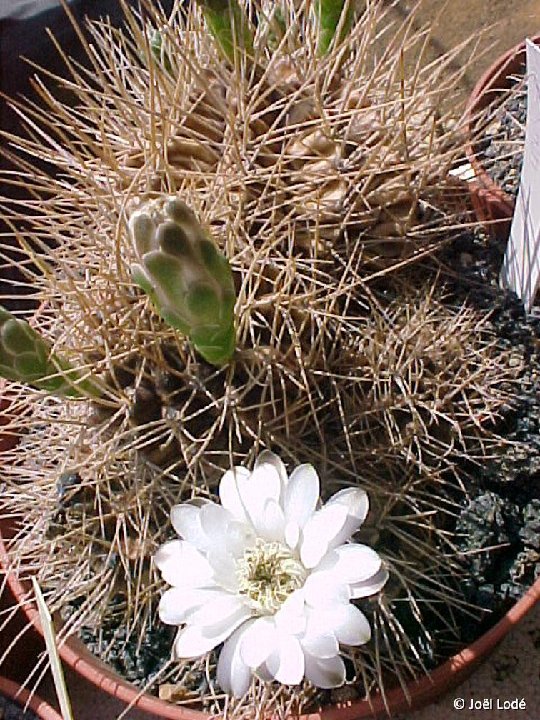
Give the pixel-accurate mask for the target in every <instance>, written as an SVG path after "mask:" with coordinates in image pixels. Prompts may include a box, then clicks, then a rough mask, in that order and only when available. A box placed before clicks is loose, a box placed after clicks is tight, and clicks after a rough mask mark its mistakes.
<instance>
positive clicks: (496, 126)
mask: <svg viewBox="0 0 540 720" xmlns="http://www.w3.org/2000/svg"><path fill="white" fill-rule="evenodd" d="M501 100H502V101H501ZM526 120H527V87H526V82H525V79H524V68H523V72H522V73H521V74H520V75H513V76H512V77H511V78H510V87H509V88H508V91H507V92H506V93H505V94H504V95H502V96H500V97H498V98H496V99H494V101H493V103H492V104H490V105H489V107H488V113H487V118H486V127H485V134H484V135H483V137H482V138H481V139H480V140H479V141H478V143H477V145H476V149H477V155H478V159H479V161H480V162H481V163H482V165H483V166H484V168H485V170H486V172H487V173H488V175H489V176H490V177H491V179H492V180H493V182H495V183H496V184H497V185H499V186H500V187H501V189H502V190H503V191H504V192H505V193H507V194H508V195H509V196H510V197H511V198H512V199H513V200H514V201H515V199H516V196H517V193H518V190H519V180H520V175H521V166H522V163H523V148H524V145H525V123H526Z"/></svg>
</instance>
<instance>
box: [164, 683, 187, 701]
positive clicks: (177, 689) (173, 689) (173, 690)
mask: <svg viewBox="0 0 540 720" xmlns="http://www.w3.org/2000/svg"><path fill="white" fill-rule="evenodd" d="M188 695H189V693H188V691H187V690H186V688H185V687H184V686H183V685H175V684H174V683H164V684H163V685H160V686H159V699H160V700H165V701H166V702H175V701H178V700H184V699H185V698H186V697H187V696H188Z"/></svg>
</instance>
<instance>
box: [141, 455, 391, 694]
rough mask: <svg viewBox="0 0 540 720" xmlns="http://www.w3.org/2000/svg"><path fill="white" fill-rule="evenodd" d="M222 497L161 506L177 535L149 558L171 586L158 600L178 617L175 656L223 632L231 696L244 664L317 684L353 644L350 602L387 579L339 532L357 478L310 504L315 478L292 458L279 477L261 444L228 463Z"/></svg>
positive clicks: (238, 689)
mask: <svg viewBox="0 0 540 720" xmlns="http://www.w3.org/2000/svg"><path fill="white" fill-rule="evenodd" d="M219 497H220V500H221V505H218V504H217V503H214V502H210V501H208V502H203V503H199V504H196V503H185V504H182V505H176V506H175V507H173V509H172V511H171V521H172V524H173V526H174V528H175V530H176V531H177V533H178V534H179V535H180V537H181V538H183V539H181V540H172V541H170V542H168V543H166V544H165V545H163V546H162V547H161V548H160V549H159V550H158V551H157V553H156V555H155V557H154V562H155V564H156V566H157V567H158V569H159V570H160V571H161V573H162V575H163V578H164V579H165V581H166V582H167V583H169V584H170V585H172V588H171V589H169V590H167V591H166V592H165V593H164V594H163V596H162V598H161V601H160V605H159V614H160V617H161V620H162V621H163V622H165V623H168V624H171V625H179V626H182V627H181V629H180V630H179V632H178V636H177V638H176V640H175V644H174V653H175V656H176V657H177V658H196V657H198V656H200V655H203V654H204V653H207V652H208V651H210V650H212V649H213V648H215V647H216V646H217V645H219V644H220V643H224V645H223V649H222V650H221V654H220V657H219V662H218V668H217V680H218V682H219V684H220V686H221V687H222V688H223V690H224V691H226V692H229V693H232V694H233V695H236V696H241V695H243V694H244V693H245V692H247V690H248V688H249V685H250V683H251V679H252V674H253V673H254V672H255V673H256V674H257V675H258V676H259V677H261V678H263V679H265V680H273V679H275V680H277V681H279V682H280V683H283V684H285V685H296V684H298V683H300V682H301V681H302V679H303V678H304V677H305V678H307V679H308V680H309V681H310V682H311V683H312V684H313V685H315V686H317V687H320V688H332V687H337V686H339V685H341V684H342V683H343V682H344V680H345V664H344V662H343V659H342V658H341V656H340V650H339V646H340V643H343V644H345V645H363V644H364V643H366V642H368V641H369V639H370V636H371V628H370V625H369V622H368V620H367V619H366V617H365V615H364V614H363V613H362V612H361V611H360V610H359V609H358V608H357V607H356V606H355V605H353V604H352V603H351V602H350V601H351V600H355V599H356V598H361V597H365V596H368V595H373V594H374V593H376V592H378V591H379V590H381V588H382V587H383V586H384V584H385V582H386V581H387V579H388V573H387V571H386V570H385V569H384V567H383V566H382V562H381V558H380V557H379V555H378V554H377V553H376V552H375V551H374V550H372V549H371V548H369V547H367V546H366V545H360V544H356V543H349V542H348V540H349V539H350V537H351V535H352V534H353V533H354V532H356V530H358V528H359V527H360V525H361V524H362V522H363V521H364V519H365V517H366V515H367V512H368V507H369V503H368V498H367V495H366V493H365V492H364V491H363V490H361V489H359V488H348V489H345V490H341V491H340V492H338V493H336V494H335V495H334V496H333V497H331V498H330V500H329V501H328V502H327V503H326V505H324V506H323V507H320V508H319V509H318V508H317V506H318V504H319V477H318V475H317V473H316V472H315V470H314V468H313V467H312V466H311V465H300V466H299V467H297V468H296V469H295V470H294V472H293V473H292V474H291V476H290V477H288V476H287V472H286V470H285V466H284V465H283V463H282V461H281V460H280V459H279V457H277V456H276V455H274V454H273V453H271V452H268V451H265V452H263V453H262V454H261V455H260V456H259V458H258V459H257V461H256V463H255V467H254V470H253V472H250V471H249V470H247V469H246V468H244V467H236V468H234V469H233V470H229V471H227V472H226V473H225V474H224V476H223V477H222V479H221V483H220V486H219Z"/></svg>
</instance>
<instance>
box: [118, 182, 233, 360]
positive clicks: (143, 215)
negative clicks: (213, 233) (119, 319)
mask: <svg viewBox="0 0 540 720" xmlns="http://www.w3.org/2000/svg"><path fill="white" fill-rule="evenodd" d="M129 229H130V233H131V236H132V238H133V241H134V244H135V249H136V252H137V256H138V263H136V264H134V265H133V266H132V276H133V280H134V281H135V282H136V283H137V285H139V287H141V288H142V289H143V290H144V292H145V293H146V294H147V295H148V296H149V297H150V298H151V300H152V302H153V303H154V305H155V307H156V309H157V311H158V312H159V314H160V315H161V317H162V318H163V320H165V322H166V323H168V324H169V325H171V326H172V327H174V328H176V329H177V330H180V331H181V332H182V333H184V334H185V335H187V336H188V337H189V339H190V340H191V341H192V343H193V345H194V346H195V348H196V349H197V350H198V352H199V353H200V354H201V355H202V356H203V358H204V359H205V360H206V361H207V362H209V363H212V364H213V365H223V364H225V363H226V362H227V361H228V360H230V358H231V357H232V355H233V353H234V348H235V330H234V302H235V290H234V282H233V277H232V272H231V268H230V265H229V263H228V261H227V259H226V258H225V257H224V256H223V255H221V254H220V253H219V252H218V250H217V248H216V246H215V245H214V243H213V242H212V240H211V239H210V237H209V236H208V234H207V233H206V232H205V231H204V230H203V228H202V227H201V225H200V224H199V222H198V221H197V219H196V217H195V214H194V213H193V211H192V210H191V209H190V208H188V206H187V205H186V204H185V203H184V202H182V201H181V200H179V199H178V198H176V197H174V196H169V197H165V199H159V200H152V201H150V202H148V203H146V204H145V205H143V206H142V207H141V208H139V209H138V210H137V211H135V212H134V213H133V214H132V216H131V218H130V221H129Z"/></svg>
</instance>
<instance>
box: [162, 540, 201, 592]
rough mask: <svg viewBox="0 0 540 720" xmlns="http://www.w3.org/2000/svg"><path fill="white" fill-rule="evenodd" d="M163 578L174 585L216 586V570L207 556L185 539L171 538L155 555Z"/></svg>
mask: <svg viewBox="0 0 540 720" xmlns="http://www.w3.org/2000/svg"><path fill="white" fill-rule="evenodd" d="M154 564H155V566H156V567H157V568H158V570H160V571H161V574H162V575H163V579H164V580H165V582H167V583H169V585H173V586H174V587H205V586H215V582H214V571H213V570H212V568H211V566H210V564H209V563H208V561H207V560H206V558H205V557H204V556H203V555H201V553H200V552H199V551H198V550H197V549H196V548H194V547H193V545H190V544H189V543H188V542H186V541H185V540H171V541H170V542H167V543H165V544H164V545H162V546H161V547H160V548H159V549H158V550H157V552H156V554H155V555H154Z"/></svg>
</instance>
